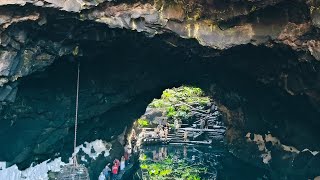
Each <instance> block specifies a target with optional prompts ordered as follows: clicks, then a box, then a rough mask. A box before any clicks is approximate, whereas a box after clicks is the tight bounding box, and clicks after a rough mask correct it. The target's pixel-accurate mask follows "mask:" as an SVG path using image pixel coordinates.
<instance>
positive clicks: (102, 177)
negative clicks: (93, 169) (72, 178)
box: [98, 172, 106, 180]
mask: <svg viewBox="0 0 320 180" xmlns="http://www.w3.org/2000/svg"><path fill="white" fill-rule="evenodd" d="M98 179H99V180H105V179H106V177H105V176H104V175H103V173H102V172H101V173H100V175H99V178H98Z"/></svg>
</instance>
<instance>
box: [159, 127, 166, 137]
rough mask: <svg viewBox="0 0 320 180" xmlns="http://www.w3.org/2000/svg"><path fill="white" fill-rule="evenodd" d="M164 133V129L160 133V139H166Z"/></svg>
mask: <svg viewBox="0 0 320 180" xmlns="http://www.w3.org/2000/svg"><path fill="white" fill-rule="evenodd" d="M164 133H165V132H164V131H163V130H162V128H161V129H160V132H159V135H160V138H163V137H164Z"/></svg>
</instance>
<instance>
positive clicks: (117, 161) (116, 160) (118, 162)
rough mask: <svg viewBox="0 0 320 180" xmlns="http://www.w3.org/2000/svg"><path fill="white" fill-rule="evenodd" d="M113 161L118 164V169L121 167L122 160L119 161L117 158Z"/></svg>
mask: <svg viewBox="0 0 320 180" xmlns="http://www.w3.org/2000/svg"><path fill="white" fill-rule="evenodd" d="M113 163H114V164H115V165H117V167H118V169H119V166H120V161H119V159H115V160H114V161H113Z"/></svg>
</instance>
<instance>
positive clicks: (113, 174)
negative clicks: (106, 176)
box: [112, 163, 119, 179]
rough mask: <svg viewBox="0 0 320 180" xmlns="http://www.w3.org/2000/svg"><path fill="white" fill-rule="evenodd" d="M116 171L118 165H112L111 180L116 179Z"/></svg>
mask: <svg viewBox="0 0 320 180" xmlns="http://www.w3.org/2000/svg"><path fill="white" fill-rule="evenodd" d="M118 170H119V166H118V164H116V163H114V164H113V166H112V179H117V177H118Z"/></svg>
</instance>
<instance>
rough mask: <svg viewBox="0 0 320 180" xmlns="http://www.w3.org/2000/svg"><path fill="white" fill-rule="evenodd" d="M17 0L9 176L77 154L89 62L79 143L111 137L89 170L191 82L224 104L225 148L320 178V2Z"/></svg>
mask: <svg viewBox="0 0 320 180" xmlns="http://www.w3.org/2000/svg"><path fill="white" fill-rule="evenodd" d="M10 2H11V1H10V0H9V1H8V2H7V3H6V2H4V3H2V2H0V13H1V14H0V15H2V16H0V20H2V21H0V26H1V29H0V60H1V61H0V85H1V86H0V101H1V104H0V116H1V120H0V142H2V148H0V162H5V165H2V166H0V177H5V175H3V174H2V175H1V170H2V169H3V171H4V170H5V169H6V168H9V167H11V166H13V165H16V166H17V167H18V168H19V169H20V170H24V169H27V168H29V167H30V166H31V165H32V164H33V165H34V164H40V163H42V162H44V161H46V160H48V159H54V158H58V157H61V159H62V161H64V162H67V161H68V158H69V157H71V155H72V152H73V140H74V139H73V138H74V137H73V133H74V113H75V100H76V81H77V76H76V75H77V67H78V65H79V68H80V92H79V116H78V117H79V124H78V145H81V144H83V143H85V142H92V141H95V140H97V139H103V140H104V141H105V142H108V143H110V144H112V148H111V150H110V152H109V153H110V156H108V157H107V158H106V159H104V160H97V161H92V162H91V165H90V167H89V172H90V173H91V174H90V176H91V179H96V178H97V177H98V175H99V172H100V170H99V169H102V168H103V166H105V164H104V163H105V162H106V161H108V162H109V161H112V158H113V157H116V156H119V153H120V151H119V149H121V148H122V145H121V143H120V142H119V136H121V134H122V135H127V132H128V130H129V129H130V128H132V126H133V123H134V121H135V120H137V119H138V118H139V117H140V116H142V115H143V114H144V113H145V111H146V108H147V106H148V105H149V104H150V103H151V102H152V100H153V99H154V98H159V97H161V94H162V92H163V91H164V90H165V89H168V88H174V87H180V86H183V85H184V86H194V87H199V88H201V89H202V90H203V91H204V94H205V95H206V96H208V97H210V98H212V99H213V100H214V101H215V102H216V104H217V106H218V109H219V111H220V112H221V114H222V121H223V122H224V123H225V126H226V133H225V135H224V140H223V141H224V143H225V147H226V149H227V151H228V153H230V154H231V155H232V158H234V159H233V160H234V161H239V162H241V163H244V165H245V166H246V167H248V168H247V169H248V173H249V172H250V168H252V169H254V170H256V171H257V172H261V174H263V175H264V176H263V178H264V179H316V178H319V176H320V164H319V163H320V159H319V158H320V154H319V153H318V151H319V149H320V140H319V137H320V132H319V131H318V129H319V127H320V121H319V118H320V101H319V97H320V95H319V93H320V85H319V82H320V81H319V79H320V73H319V72H320V71H319V68H320V63H319V52H320V49H319V35H318V34H319V29H318V27H319V24H317V23H318V17H319V16H317V15H318V13H319V12H318V9H319V4H317V3H316V2H311V1H310V2H304V1H292V2H288V1H280V0H279V1H266V2H264V3H262V2H260V1H250V2H246V1H230V2H229V1H219V2H218V1H217V2H215V3H209V2H205V1H203V2H202V1H201V2H193V1H191V0H190V1H188V4H187V5H188V6H187V7H184V5H183V4H181V3H180V1H177V2H174V3H172V4H170V3H165V2H166V1H161V3H162V4H156V3H159V2H154V3H155V5H154V6H152V8H151V5H150V3H151V2H149V1H145V2H144V1H134V2H125V1H119V2H112V1H111V2H108V1H106V2H103V1H102V2H101V3H100V4H99V3H98V2H95V3H98V4H94V3H93V2H90V1H83V3H84V5H83V6H77V4H76V3H75V2H73V0H69V1H67V2H69V3H70V2H73V3H75V4H72V3H71V4H69V3H64V4H63V5H62V6H61V7H59V6H60V4H59V3H53V4H50V3H52V2H47V1H45V3H43V1H33V0H30V2H28V3H27V4H19V3H20V2H19V1H16V2H15V1H12V2H14V3H10ZM151 4H152V3H151ZM161 5H162V6H161ZM78 8H80V9H78ZM81 8H84V9H81ZM154 8H155V10H154ZM181 8H182V9H183V10H184V11H180V10H181ZM187 8H191V10H190V9H189V10H188V9H187ZM230 8H231V9H233V11H230ZM212 9H213V10H212ZM158 12H160V15H159V14H157V13H158ZM227 12H232V13H227ZM162 18H164V19H166V20H167V21H166V25H165V26H162V25H163V24H162V23H163V19H162ZM208 19H210V21H212V22H210V23H208ZM213 22H214V23H213ZM213 24H214V25H213ZM250 28H251V29H250ZM208 29H211V30H208ZM209 32H210V33H213V34H210V33H209ZM215 33H216V34H215ZM252 34H254V36H252ZM248 38H249V39H248ZM0 165H1V163H0ZM95 168H96V169H95ZM255 168H256V169H255ZM253 174H254V173H253ZM240 176H241V175H240ZM6 178H7V177H6ZM8 178H9V179H10V177H8ZM14 178H15V177H13V179H14ZM220 178H221V177H220ZM248 178H249V179H250V178H253V176H252V177H251V176H243V177H239V179H248ZM221 179H225V178H223V177H222V178H221Z"/></svg>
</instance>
